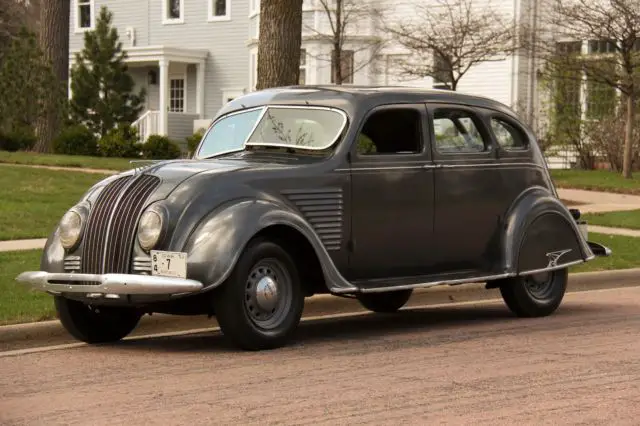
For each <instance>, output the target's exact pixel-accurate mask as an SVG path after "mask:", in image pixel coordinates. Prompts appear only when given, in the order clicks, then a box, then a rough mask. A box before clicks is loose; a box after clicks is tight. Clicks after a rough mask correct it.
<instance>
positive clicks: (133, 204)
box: [81, 175, 160, 274]
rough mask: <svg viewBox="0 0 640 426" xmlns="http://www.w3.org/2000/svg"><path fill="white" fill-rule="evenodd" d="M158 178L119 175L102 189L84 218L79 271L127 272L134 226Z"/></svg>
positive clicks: (94, 272)
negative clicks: (122, 176)
mask: <svg viewBox="0 0 640 426" xmlns="http://www.w3.org/2000/svg"><path fill="white" fill-rule="evenodd" d="M159 184H160V179H159V178H157V177H155V176H150V175H139V176H135V177H124V178H120V179H118V180H116V181H114V182H112V183H110V184H109V185H107V187H106V188H105V189H104V190H103V192H102V193H101V194H100V196H99V197H98V200H97V201H96V203H95V205H94V207H93V208H92V211H91V214H90V216H89V219H88V221H87V227H86V235H87V237H86V239H85V241H84V244H83V253H82V262H81V263H82V272H84V273H88V274H103V273H120V274H124V273H127V272H128V271H129V262H130V257H131V249H132V247H133V242H134V238H135V231H136V225H137V223H138V218H139V216H140V213H141V212H142V209H143V208H144V205H145V202H146V200H147V198H148V197H149V195H150V194H151V193H152V192H153V190H154V189H156V188H157V187H158V185H159Z"/></svg>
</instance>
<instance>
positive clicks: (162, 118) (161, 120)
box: [158, 58, 169, 136]
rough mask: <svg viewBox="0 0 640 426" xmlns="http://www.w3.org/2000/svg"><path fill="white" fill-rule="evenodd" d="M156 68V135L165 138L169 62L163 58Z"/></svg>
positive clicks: (167, 124) (167, 127)
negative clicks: (157, 78)
mask: <svg viewBox="0 0 640 426" xmlns="http://www.w3.org/2000/svg"><path fill="white" fill-rule="evenodd" d="M158 68H160V82H159V83H160V84H159V89H160V93H159V95H160V96H159V101H158V109H159V112H158V134H160V135H162V136H166V135H167V134H168V133H169V131H168V130H169V123H168V121H169V120H168V118H169V113H168V111H169V61H168V60H167V59H164V58H162V59H160V60H159V61H158Z"/></svg>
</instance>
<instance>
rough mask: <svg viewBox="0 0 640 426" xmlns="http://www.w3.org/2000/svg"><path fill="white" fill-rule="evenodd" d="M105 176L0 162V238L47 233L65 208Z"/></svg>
mask: <svg viewBox="0 0 640 426" xmlns="http://www.w3.org/2000/svg"><path fill="white" fill-rule="evenodd" d="M105 177H106V176H105V175H101V174H95V173H81V172H75V171H74V172H68V171H59V170H48V169H36V168H31V167H20V166H0V200H1V202H0V241H1V240H16V239H23V238H40V237H46V236H48V235H49V234H50V233H51V232H52V231H53V229H54V227H55V226H56V224H57V223H58V221H59V220H60V218H61V217H62V215H63V214H64V213H65V212H66V211H67V209H69V208H70V207H72V206H73V205H74V204H75V203H76V202H77V201H78V199H79V198H80V197H81V196H82V195H83V194H84V193H85V192H86V191H87V190H88V189H89V188H90V187H91V186H92V185H93V184H94V183H96V182H98V181H99V180H101V179H104V178H105Z"/></svg>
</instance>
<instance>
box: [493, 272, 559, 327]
mask: <svg viewBox="0 0 640 426" xmlns="http://www.w3.org/2000/svg"><path fill="white" fill-rule="evenodd" d="M568 278H569V271H568V269H566V268H565V269H560V270H556V271H551V272H541V273H539V274H533V275H526V276H521V277H514V278H510V279H508V280H505V281H504V282H503V283H502V284H501V285H500V293H501V294H502V298H503V299H504V301H505V303H506V305H507V307H509V309H510V310H511V311H512V312H513V313H515V314H516V315H518V316H519V317H542V316H547V315H550V314H552V313H553V312H554V311H555V310H556V309H558V307H559V306H560V303H561V302H562V299H563V298H564V294H565V292H566V290H567V282H568Z"/></svg>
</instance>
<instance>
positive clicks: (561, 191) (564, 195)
mask: <svg viewBox="0 0 640 426" xmlns="http://www.w3.org/2000/svg"><path fill="white" fill-rule="evenodd" d="M558 195H559V196H560V198H561V199H563V200H565V201H574V202H576V203H579V204H580V205H578V206H576V207H577V208H578V209H579V210H580V211H581V212H582V213H595V212H609V211H620V210H640V196H637V195H626V194H614V193H610V192H599V191H585V190H582V189H566V188H558ZM589 231H590V232H598V233H602V234H610V235H623V236H627V237H640V230H634V229H625V228H611V227H606V226H596V225H589ZM46 241H47V240H46V238H39V239H30V240H14V241H0V252H3V251H20V250H34V249H41V248H43V247H44V245H45V243H46Z"/></svg>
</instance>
